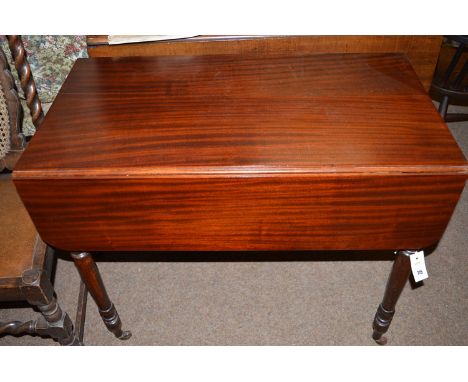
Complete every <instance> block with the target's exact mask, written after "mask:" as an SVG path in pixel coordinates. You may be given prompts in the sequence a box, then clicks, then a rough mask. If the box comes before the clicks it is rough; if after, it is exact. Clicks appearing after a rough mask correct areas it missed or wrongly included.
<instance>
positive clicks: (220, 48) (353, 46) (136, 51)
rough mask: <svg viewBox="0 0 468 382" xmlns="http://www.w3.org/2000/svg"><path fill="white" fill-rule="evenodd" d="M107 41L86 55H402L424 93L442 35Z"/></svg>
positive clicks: (93, 40) (92, 41) (96, 40)
mask: <svg viewBox="0 0 468 382" xmlns="http://www.w3.org/2000/svg"><path fill="white" fill-rule="evenodd" d="M107 39H108V36H88V39H87V42H88V53H89V55H90V56H91V57H122V56H173V55H176V56H180V55H207V54H208V55H213V54H241V55H245V54H257V55H259V56H266V55H278V54H283V55H289V56H291V55H304V54H322V53H403V54H405V55H407V56H408V59H409V61H410V62H411V65H413V67H414V69H415V71H416V73H417V75H418V78H419V80H420V81H421V82H422V84H423V85H424V88H425V89H426V90H428V89H429V87H430V85H431V80H432V75H433V73H434V69H435V67H436V63H437V57H438V55H439V50H440V46H441V43H442V36H196V37H193V38H187V39H182V40H177V41H174V40H169V41H158V42H144V43H138V44H122V45H107V41H108V40H107ZM102 44H105V45H102ZM95 45H98V46H95Z"/></svg>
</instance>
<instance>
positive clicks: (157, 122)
mask: <svg viewBox="0 0 468 382" xmlns="http://www.w3.org/2000/svg"><path fill="white" fill-rule="evenodd" d="M467 177H468V166H467V162H466V160H465V158H464V156H463V154H462V153H461V151H460V149H459V148H458V146H457V144H456V143H455V141H454V139H453V137H452V135H451V134H450V132H449V130H448V128H447V126H446V125H445V124H444V123H443V121H442V119H441V118H440V116H439V114H438V113H437V111H436V110H435V108H434V106H433V104H432V102H431V100H430V99H429V97H428V95H427V94H426V93H425V91H424V89H423V87H422V85H421V84H420V82H419V80H418V78H417V76H416V75H415V73H414V71H413V69H412V67H411V65H410V64H409V62H408V60H407V59H406V57H405V56H404V55H400V54H317V55H308V56H304V55H301V56H293V55H292V56H287V57H286V56H276V57H271V56H268V57H266V56H265V57H263V56H261V55H258V56H249V55H248V56H239V55H225V56H173V57H133V58H132V57H130V58H96V59H80V60H78V61H77V62H76V64H75V65H74V67H73V69H72V71H71V73H70V74H69V76H68V78H67V80H66V82H65V84H64V85H63V87H62V89H61V91H60V93H59V94H58V96H57V98H56V100H55V102H54V104H53V106H52V108H51V109H50V111H49V112H48V114H47V116H46V118H45V120H44V123H43V125H42V127H41V129H39V130H38V132H37V134H36V136H35V137H34V138H33V139H32V141H31V143H30V145H29V147H28V148H27V150H26V152H25V153H24V155H23V156H22V158H21V159H20V161H19V163H18V165H17V167H16V170H15V171H14V181H15V184H16V187H17V189H18V192H19V194H20V196H21V198H22V200H23V201H24V204H25V206H26V208H27V210H28V211H29V213H30V215H31V218H32V220H33V222H34V223H35V225H36V227H37V230H38V232H39V233H40V235H41V237H42V238H43V240H44V241H45V242H46V243H48V244H49V245H51V246H54V247H56V248H59V249H62V250H66V251H70V252H71V253H72V257H73V259H74V261H75V264H76V266H77V268H78V270H79V272H80V274H81V277H82V279H83V281H84V283H85V284H86V286H87V288H88V289H89V291H90V293H91V295H92V297H93V298H94V300H95V301H96V303H97V305H98V308H99V311H100V314H101V316H102V318H103V320H104V322H105V324H106V325H107V327H108V328H109V330H111V331H112V332H113V333H114V334H115V335H116V336H117V337H120V338H128V337H129V335H130V333H129V332H124V331H122V329H121V322H120V319H119V316H118V314H117V312H116V309H115V307H114V306H113V304H112V302H111V300H110V299H109V297H108V295H107V292H106V290H105V288H104V285H103V283H102V280H101V278H100V275H99V271H98V269H97V267H96V264H95V263H94V261H93V259H92V257H91V255H90V253H92V252H96V251H126V252H128V251H237V250H247V251H248V250H256V251H259V250H269V251H271V250H279V251H289V252H291V251H295V250H312V251H314V250H333V251H337V250H394V251H395V253H396V255H395V262H394V266H393V269H392V271H391V274H390V278H389V280H388V283H387V289H386V292H385V295H384V298H383V300H382V303H381V304H380V305H379V307H378V310H377V313H376V316H375V319H374V324H373V328H374V333H373V338H374V339H375V340H376V341H377V342H379V343H385V341H386V340H385V337H383V336H382V335H383V333H385V332H386V331H387V329H388V327H389V325H390V322H391V319H392V317H393V314H394V312H395V304H396V301H397V299H398V297H399V295H400V293H401V291H402V289H403V287H404V285H405V283H406V281H407V279H408V277H409V273H410V260H409V255H411V254H412V253H414V251H416V250H420V249H424V248H427V247H429V246H432V245H433V244H435V243H437V242H438V240H439V239H440V238H441V236H442V234H443V233H444V230H445V228H446V226H447V224H448V222H449V219H450V217H451V215H452V212H453V210H454V208H455V206H456V204H457V201H458V198H459V196H460V194H461V192H462V190H463V187H464V185H465V180H466V179H467ZM285 256H286V257H287V256H288V252H285Z"/></svg>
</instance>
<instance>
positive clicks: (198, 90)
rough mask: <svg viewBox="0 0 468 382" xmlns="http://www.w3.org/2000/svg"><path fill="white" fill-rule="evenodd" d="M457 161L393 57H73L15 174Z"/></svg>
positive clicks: (449, 140)
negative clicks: (83, 58)
mask: <svg viewBox="0 0 468 382" xmlns="http://www.w3.org/2000/svg"><path fill="white" fill-rule="evenodd" d="M465 164H466V162H465V159H464V157H463V155H462V154H461V152H460V150H459V148H458V147H457V145H456V143H455V141H454V139H453V137H452V135H451V133H450V132H449V130H448V128H447V126H446V125H445V124H444V123H443V122H442V120H441V119H440V117H439V115H438V113H437V111H436V110H435V108H434V107H433V105H432V103H431V101H430V99H429V97H428V96H427V95H426V94H425V93H424V90H423V88H422V87H421V85H420V84H419V81H418V80H417V78H416V76H415V75H414V72H413V70H412V68H411V66H410V64H409V63H408V61H407V60H406V59H405V57H404V56H402V55H397V54H392V55H382V54H373V55H359V54H349V55H346V54H336V55H335V54H333V55H320V56H317V55H314V56H305V57H276V58H272V57H268V58H259V57H252V56H250V57H248V56H247V57H245V56H242V57H239V56H199V57H192V56H187V57H160V58H148V57H146V58H120V59H89V60H78V61H77V63H76V64H75V66H74V68H73V70H72V71H71V73H70V75H69V77H68V79H67V80H66V82H65V84H64V85H63V87H62V89H61V91H60V93H59V95H58V97H57V99H56V101H55V103H54V105H53V106H52V108H51V110H50V113H48V115H47V119H46V120H45V122H44V125H43V128H42V129H41V131H38V133H37V135H36V136H35V138H34V139H33V140H32V142H31V143H30V146H29V148H28V151H27V152H26V153H25V155H24V156H23V159H22V161H21V162H20V163H19V164H18V165H17V167H16V177H17V178H20V177H23V176H26V175H27V176H56V175H57V176H59V177H62V176H74V177H75V176H84V177H88V176H92V175H93V174H96V175H97V176H105V175H108V176H119V175H122V176H134V175H137V174H138V175H145V174H149V175H151V176H154V175H158V174H165V175H167V174H181V173H211V174H212V173H244V172H254V173H257V172H262V173H265V172H266V173H270V172H275V173H277V172H288V173H290V172H317V171H318V172H330V171H331V172H335V171H341V172H343V171H344V172H352V173H354V172H385V173H387V172H394V171H396V172H398V173H401V172H408V171H410V170H411V169H412V168H413V169H414V172H427V171H428V172H433V171H435V170H437V171H440V168H439V167H440V166H441V165H442V166H444V169H443V172H445V171H455V172H460V171H461V172H464V171H465V170H466V168H464V167H463V166H464V165H465ZM460 166H461V167H460ZM403 167H404V168H403Z"/></svg>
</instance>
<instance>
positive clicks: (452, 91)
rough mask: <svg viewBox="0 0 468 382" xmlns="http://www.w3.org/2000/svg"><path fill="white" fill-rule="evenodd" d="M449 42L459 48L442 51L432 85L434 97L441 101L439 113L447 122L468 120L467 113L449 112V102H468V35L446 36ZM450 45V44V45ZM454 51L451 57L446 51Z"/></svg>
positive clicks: (463, 103)
mask: <svg viewBox="0 0 468 382" xmlns="http://www.w3.org/2000/svg"><path fill="white" fill-rule="evenodd" d="M445 39H446V41H447V44H450V45H451V44H456V46H457V48H456V49H454V48H451V49H449V50H447V49H444V50H442V51H441V57H440V58H439V62H438V64H437V68H436V72H435V74H434V78H433V81H432V85H431V93H432V95H433V98H435V99H437V100H439V101H440V104H439V113H440V115H441V116H442V118H443V119H444V121H445V122H459V121H468V114H467V113H448V112H447V110H448V106H449V104H460V105H467V104H468V81H466V79H467V78H468V77H467V74H468V36H445ZM450 45H449V46H450ZM450 50H452V51H453V55H452V56H451V59H450V60H448V58H449V55H448V54H447V55H444V54H443V53H445V51H450Z"/></svg>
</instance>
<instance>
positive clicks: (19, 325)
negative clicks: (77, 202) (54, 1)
mask: <svg viewBox="0 0 468 382" xmlns="http://www.w3.org/2000/svg"><path fill="white" fill-rule="evenodd" d="M8 42H9V47H10V51H11V53H12V56H13V59H14V60H15V66H16V69H17V71H18V75H19V78H20V81H21V87H22V89H23V91H24V94H25V98H26V102H27V105H28V107H29V109H30V112H31V116H32V120H33V123H34V125H35V126H36V128H38V127H39V125H40V124H41V122H42V120H43V118H44V113H43V112H42V107H41V103H40V100H39V97H38V95H37V90H36V86H35V83H34V79H33V76H32V73H31V69H30V67H29V64H28V61H27V57H26V52H25V49H24V46H23V43H22V41H21V38H20V37H19V36H9V37H8ZM0 69H1V70H0V93H1V94H0V111H2V110H3V112H2V120H1V122H2V124H3V126H4V127H5V122H7V123H8V127H9V131H8V132H7V133H9V135H7V133H5V132H3V135H2V136H1V138H2V150H3V157H2V158H1V162H0V163H1V168H0V170H3V172H10V171H11V170H13V168H14V165H15V163H16V161H17V160H18V158H19V157H20V155H21V152H22V151H23V150H24V148H25V139H24V137H23V135H22V132H21V126H22V116H23V110H22V106H21V103H20V100H19V97H18V92H17V89H16V86H15V82H14V80H13V77H12V75H11V71H10V68H9V65H8V61H7V59H6V56H5V53H4V52H3V51H2V50H1V49H0ZM5 110H7V112H5ZM0 131H1V130H0ZM0 206H1V208H0V221H1V225H0V243H1V244H0V302H5V301H27V302H28V303H29V304H31V305H33V306H35V307H37V308H38V309H39V311H40V312H41V314H42V315H41V316H40V317H39V318H38V319H36V320H31V321H27V322H19V321H8V322H1V321H0V343H1V337H2V336H3V335H5V334H13V335H22V334H35V335H40V336H49V337H52V338H54V339H55V340H57V341H58V342H59V343H60V344H61V345H72V344H74V345H78V344H82V340H83V323H84V310H83V308H82V307H79V309H78V314H77V323H78V330H77V331H76V332H75V331H74V327H73V323H72V321H71V319H70V317H69V316H68V314H67V313H65V312H64V311H62V309H61V308H60V306H59V304H58V303H57V299H56V297H55V293H54V288H53V285H52V283H51V280H50V278H51V268H52V262H53V250H52V248H49V247H47V245H46V244H45V243H44V242H43V241H42V240H41V238H40V237H39V235H38V234H37V232H36V230H35V227H34V224H33V223H32V221H31V219H30V217H29V214H28V213H27V211H26V209H25V208H24V205H23V203H22V202H21V200H20V198H19V196H18V194H17V193H16V189H15V187H14V185H13V183H12V181H11V179H10V178H9V177H8V176H5V175H2V177H1V178H0ZM80 292H81V294H83V293H84V291H83V290H81V291H80ZM85 298H86V294H84V296H82V295H80V301H81V300H85Z"/></svg>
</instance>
